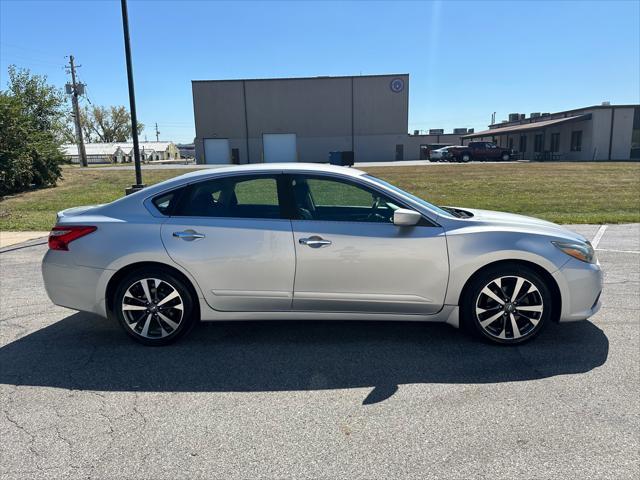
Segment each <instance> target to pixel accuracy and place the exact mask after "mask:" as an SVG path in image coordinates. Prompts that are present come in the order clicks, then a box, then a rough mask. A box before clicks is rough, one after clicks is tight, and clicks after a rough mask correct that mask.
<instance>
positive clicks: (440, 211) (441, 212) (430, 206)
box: [363, 174, 455, 217]
mask: <svg viewBox="0 0 640 480" xmlns="http://www.w3.org/2000/svg"><path fill="white" fill-rule="evenodd" d="M363 177H365V178H368V179H369V180H372V181H373V182H375V183H377V184H380V185H384V186H385V187H387V188H389V189H391V190H393V191H394V192H396V193H399V194H400V195H404V196H405V197H408V198H410V199H411V200H413V201H414V202H416V203H419V204H420V205H422V206H424V207H426V208H428V209H430V210H432V211H434V212H436V213H437V214H438V215H444V216H446V217H455V215H453V214H452V213H451V212H448V211H447V210H444V209H442V208H440V207H438V206H437V205H434V204H432V203H429V202H427V201H426V200H423V199H422V198H420V197H416V196H415V195H413V194H411V193H409V192H406V191H404V190H402V189H401V188H398V187H396V186H395V185H392V184H390V183H389V182H385V181H384V180H380V179H379V178H378V177H374V176H373V175H369V174H365V175H363Z"/></svg>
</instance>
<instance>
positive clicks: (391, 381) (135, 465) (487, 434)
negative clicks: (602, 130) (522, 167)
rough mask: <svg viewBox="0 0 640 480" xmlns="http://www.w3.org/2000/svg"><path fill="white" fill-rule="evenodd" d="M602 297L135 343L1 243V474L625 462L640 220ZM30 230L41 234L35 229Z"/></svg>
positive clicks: (298, 471) (564, 473) (242, 327)
mask: <svg viewBox="0 0 640 480" xmlns="http://www.w3.org/2000/svg"><path fill="white" fill-rule="evenodd" d="M571 228H572V229H574V230H576V231H579V232H581V233H583V234H585V235H586V236H587V237H588V238H594V237H595V236H596V234H597V232H598V231H600V232H601V233H602V232H603V235H602V236H601V239H600V241H599V244H598V248H599V251H598V256H599V259H600V262H601V264H602V266H603V269H604V272H605V282H606V285H605V290H604V293H603V297H602V299H603V308H602V310H601V311H600V312H599V313H598V314H597V315H596V316H595V317H593V318H592V319H591V320H590V321H585V322H578V323H573V324H564V325H549V326H548V327H549V328H547V329H546V330H545V331H544V332H542V335H541V336H540V337H539V338H537V339H536V340H535V341H533V342H532V343H529V344H526V345H523V346H519V347H513V348H504V347H494V346H491V345H487V344H484V343H481V342H478V341H476V340H472V339H470V338H468V337H466V336H464V335H462V334H461V333H460V332H458V331H456V330H455V329H453V328H451V327H449V326H447V325H439V324H437V325H436V324H415V323H413V324H406V323H384V322H380V323H347V322H334V323H327V322H306V323H305V322H288V323H287V322H268V323H239V324H204V325H201V326H199V327H198V328H197V329H195V330H194V331H193V332H192V333H191V335H190V336H189V337H187V338H185V339H183V341H181V342H180V343H178V344H176V345H173V346H170V347H165V348H148V347H143V346H140V345H137V344H134V343H133V342H132V341H130V340H129V339H128V338H127V337H126V336H125V334H124V333H122V332H121V331H120V329H119V327H118V326H117V325H115V324H113V323H111V322H109V321H107V320H104V319H101V318H98V317H96V316H93V315H89V314H84V313H77V312H73V311H71V310H67V309H64V308H60V307H56V306H54V305H52V304H51V303H50V301H49V300H48V298H47V296H46V294H45V292H44V289H43V285H42V279H41V275H40V260H41V258H42V255H43V254H44V251H45V249H46V246H44V245H36V246H30V247H28V246H27V247H25V246H24V245H22V246H14V247H11V248H8V249H5V250H4V251H3V253H0V268H1V272H0V310H1V311H0V402H1V407H2V415H1V416H0V476H1V477H3V478H86V477H94V478H96V477H102V478H114V477H127V478H167V479H173V478H182V477H202V478H204V477H206V478H213V477H216V478H254V477H266V478H276V477H277V478H292V477H295V478H389V477H413V478H417V477H420V478H442V477H446V478H465V479H466V478H516V477H524V478H549V479H552V478H553V479H555V478H612V479H613V478H615V479H620V478H634V479H635V478H638V475H639V474H640V460H639V453H638V452H639V448H640V441H639V432H640V395H639V393H640V392H639V390H640V387H639V384H640V368H639V367H640V342H639V340H640V318H639V317H640V225H638V224H634V225H610V226H608V227H607V229H606V230H600V229H599V227H598V226H595V225H593V226H590V225H581V226H574V227H571ZM32 243H39V242H32Z"/></svg>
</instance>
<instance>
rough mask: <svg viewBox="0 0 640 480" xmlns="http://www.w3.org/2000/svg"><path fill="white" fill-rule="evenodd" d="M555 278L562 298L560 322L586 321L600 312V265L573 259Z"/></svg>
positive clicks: (601, 281)
mask: <svg viewBox="0 0 640 480" xmlns="http://www.w3.org/2000/svg"><path fill="white" fill-rule="evenodd" d="M553 277H554V278H555V280H556V282H557V283H558V287H559V288H560V295H561V296H562V309H561V311H560V318H559V321H560V322H573V321H576V320H585V319H587V318H589V317H591V316H592V315H594V314H595V313H596V312H597V311H598V310H600V306H601V300H600V298H601V293H602V286H603V277H602V270H601V269H600V264H599V263H596V264H593V263H585V262H581V261H580V260H576V259H574V258H572V259H571V260H569V261H568V262H567V263H566V264H565V265H564V266H563V267H562V268H561V269H559V270H557V271H556V272H555V273H554V274H553Z"/></svg>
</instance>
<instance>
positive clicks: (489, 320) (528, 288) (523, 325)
mask: <svg viewBox="0 0 640 480" xmlns="http://www.w3.org/2000/svg"><path fill="white" fill-rule="evenodd" d="M475 312H476V319H477V321H478V324H479V325H480V327H481V328H482V329H483V330H484V331H485V332H486V333H487V334H488V335H489V336H491V337H494V338H497V339H500V340H507V341H508V340H518V341H520V340H522V339H524V338H525V337H527V336H529V335H531V334H532V333H533V332H534V330H535V328H536V326H537V325H538V324H539V323H540V320H541V319H542V314H543V312H544V303H543V301H542V295H541V293H540V290H539V289H538V287H537V286H536V285H535V284H534V283H533V282H531V281H530V280H527V279H526V278H523V277H519V276H502V277H498V278H496V279H494V280H491V281H490V282H489V283H488V284H486V285H485V287H484V288H483V289H482V290H481V291H480V293H479V294H478V297H477V299H476V305H475Z"/></svg>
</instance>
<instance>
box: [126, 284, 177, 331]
mask: <svg viewBox="0 0 640 480" xmlns="http://www.w3.org/2000/svg"><path fill="white" fill-rule="evenodd" d="M183 313H184V303H183V300H182V297H181V296H180V294H179V293H178V290H177V289H176V288H175V287H174V286H173V285H171V284H170V283H168V282H167V281H165V280H159V279H157V278H143V279H141V280H137V281H136V282H134V283H133V284H132V285H131V286H130V287H129V288H128V289H127V291H126V292H125V294H124V297H123V298H122V314H123V316H124V319H125V323H126V325H127V326H128V327H129V328H130V329H131V330H132V331H133V332H134V333H135V334H136V335H139V336H141V337H144V338H147V339H157V338H164V337H167V336H169V335H171V334H172V333H174V332H175V331H177V329H178V327H179V326H180V323H181V322H182V319H183Z"/></svg>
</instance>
